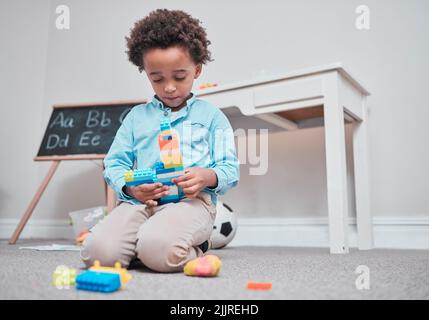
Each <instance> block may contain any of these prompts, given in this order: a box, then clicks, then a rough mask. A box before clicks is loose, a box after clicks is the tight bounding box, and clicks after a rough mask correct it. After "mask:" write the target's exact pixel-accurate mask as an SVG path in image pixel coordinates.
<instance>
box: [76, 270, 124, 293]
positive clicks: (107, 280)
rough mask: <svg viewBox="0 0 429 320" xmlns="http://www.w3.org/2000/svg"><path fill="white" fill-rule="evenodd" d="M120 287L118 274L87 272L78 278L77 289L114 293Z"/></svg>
mask: <svg viewBox="0 0 429 320" xmlns="http://www.w3.org/2000/svg"><path fill="white" fill-rule="evenodd" d="M120 287H121V279H120V276H119V274H118V273H108V272H96V271H85V272H83V273H81V274H79V275H78V276H77V277H76V288H77V289H79V290H87V291H98V292H113V291H116V290H118V289H119V288H120Z"/></svg>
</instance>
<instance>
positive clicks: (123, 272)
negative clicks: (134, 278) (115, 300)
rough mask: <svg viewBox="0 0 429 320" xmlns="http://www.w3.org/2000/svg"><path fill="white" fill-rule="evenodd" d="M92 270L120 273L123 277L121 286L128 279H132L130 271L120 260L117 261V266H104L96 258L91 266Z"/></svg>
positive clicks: (121, 277)
mask: <svg viewBox="0 0 429 320" xmlns="http://www.w3.org/2000/svg"><path fill="white" fill-rule="evenodd" d="M89 270H91V271H97V272H110V273H118V274H119V277H120V279H121V287H122V288H123V287H124V286H125V285H126V284H127V283H128V281H130V280H131V275H130V274H129V273H128V271H127V269H125V268H122V267H121V263H120V262H116V263H115V267H114V268H112V267H103V266H101V265H100V261H98V260H95V261H94V265H93V266H92V267H91V268H89Z"/></svg>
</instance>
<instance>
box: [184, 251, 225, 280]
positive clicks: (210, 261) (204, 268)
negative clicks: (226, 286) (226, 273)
mask: <svg viewBox="0 0 429 320" xmlns="http://www.w3.org/2000/svg"><path fill="white" fill-rule="evenodd" d="M221 266H222V261H220V259H219V258H218V257H217V256H215V255H207V256H204V257H200V258H196V259H193V260H191V261H189V262H188V263H187V264H186V265H185V267H184V268H183V272H184V273H185V274H186V275H187V276H198V277H215V276H217V275H218V273H219V271H220V267H221Z"/></svg>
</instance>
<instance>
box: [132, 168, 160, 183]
mask: <svg viewBox="0 0 429 320" xmlns="http://www.w3.org/2000/svg"><path fill="white" fill-rule="evenodd" d="M132 173H133V174H132V178H131V180H129V179H126V180H125V185H126V186H127V187H129V186H137V185H140V184H144V183H154V182H157V179H156V171H155V170H152V169H135V170H133V171H132Z"/></svg>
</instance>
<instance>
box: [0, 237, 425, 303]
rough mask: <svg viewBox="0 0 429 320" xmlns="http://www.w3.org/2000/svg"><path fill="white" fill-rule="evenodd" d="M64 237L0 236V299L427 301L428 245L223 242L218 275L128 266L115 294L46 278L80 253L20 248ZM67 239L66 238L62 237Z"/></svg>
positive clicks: (71, 263) (74, 265)
mask: <svg viewBox="0 0 429 320" xmlns="http://www.w3.org/2000/svg"><path fill="white" fill-rule="evenodd" d="M51 243H61V241H35V240H21V241H20V242H18V243H17V244H16V245H8V244H7V242H6V241H0V299H155V300H169V299H185V300H187V299H203V300H206V299H207V300H208V299H210V300H211V299H214V300H218V299H227V300H230V299H234V300H235V299H429V251H427V250H382V249H374V250H371V251H358V250H357V249H351V252H350V254H347V255H330V254H329V253H328V250H327V249H323V248H288V247H229V248H228V247H227V248H225V249H222V250H214V251H211V252H210V253H212V254H216V255H217V256H219V257H220V258H221V260H222V262H223V267H222V269H221V271H220V274H219V276H218V277H216V278H194V277H187V276H185V275H184V274H183V273H175V274H160V273H154V272H151V271H150V270H148V269H146V268H138V269H133V270H131V271H130V272H131V274H132V276H133V279H132V280H131V281H130V283H129V284H128V286H127V287H126V288H125V289H124V290H121V291H118V292H115V293H112V294H102V293H93V292H85V291H79V290H76V289H75V288H74V287H72V288H70V289H62V290H59V289H57V288H56V287H54V286H53V285H52V283H51V277H52V272H53V271H54V270H55V268H56V267H57V266H58V265H67V266H69V267H72V268H77V269H80V268H82V267H83V264H82V263H81V261H80V259H79V252H52V251H51V252H48V251H43V252H42V251H29V250H19V247H20V246H24V245H25V246H29V245H43V244H51ZM62 243H64V242H62ZM359 265H366V266H368V267H369V270H370V289H369V290H358V289H356V285H355V281H356V278H357V277H358V275H357V274H355V269H356V267H357V266H359ZM248 281H260V282H271V283H272V284H273V288H272V290H270V291H249V290H247V289H246V284H247V282H248Z"/></svg>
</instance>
